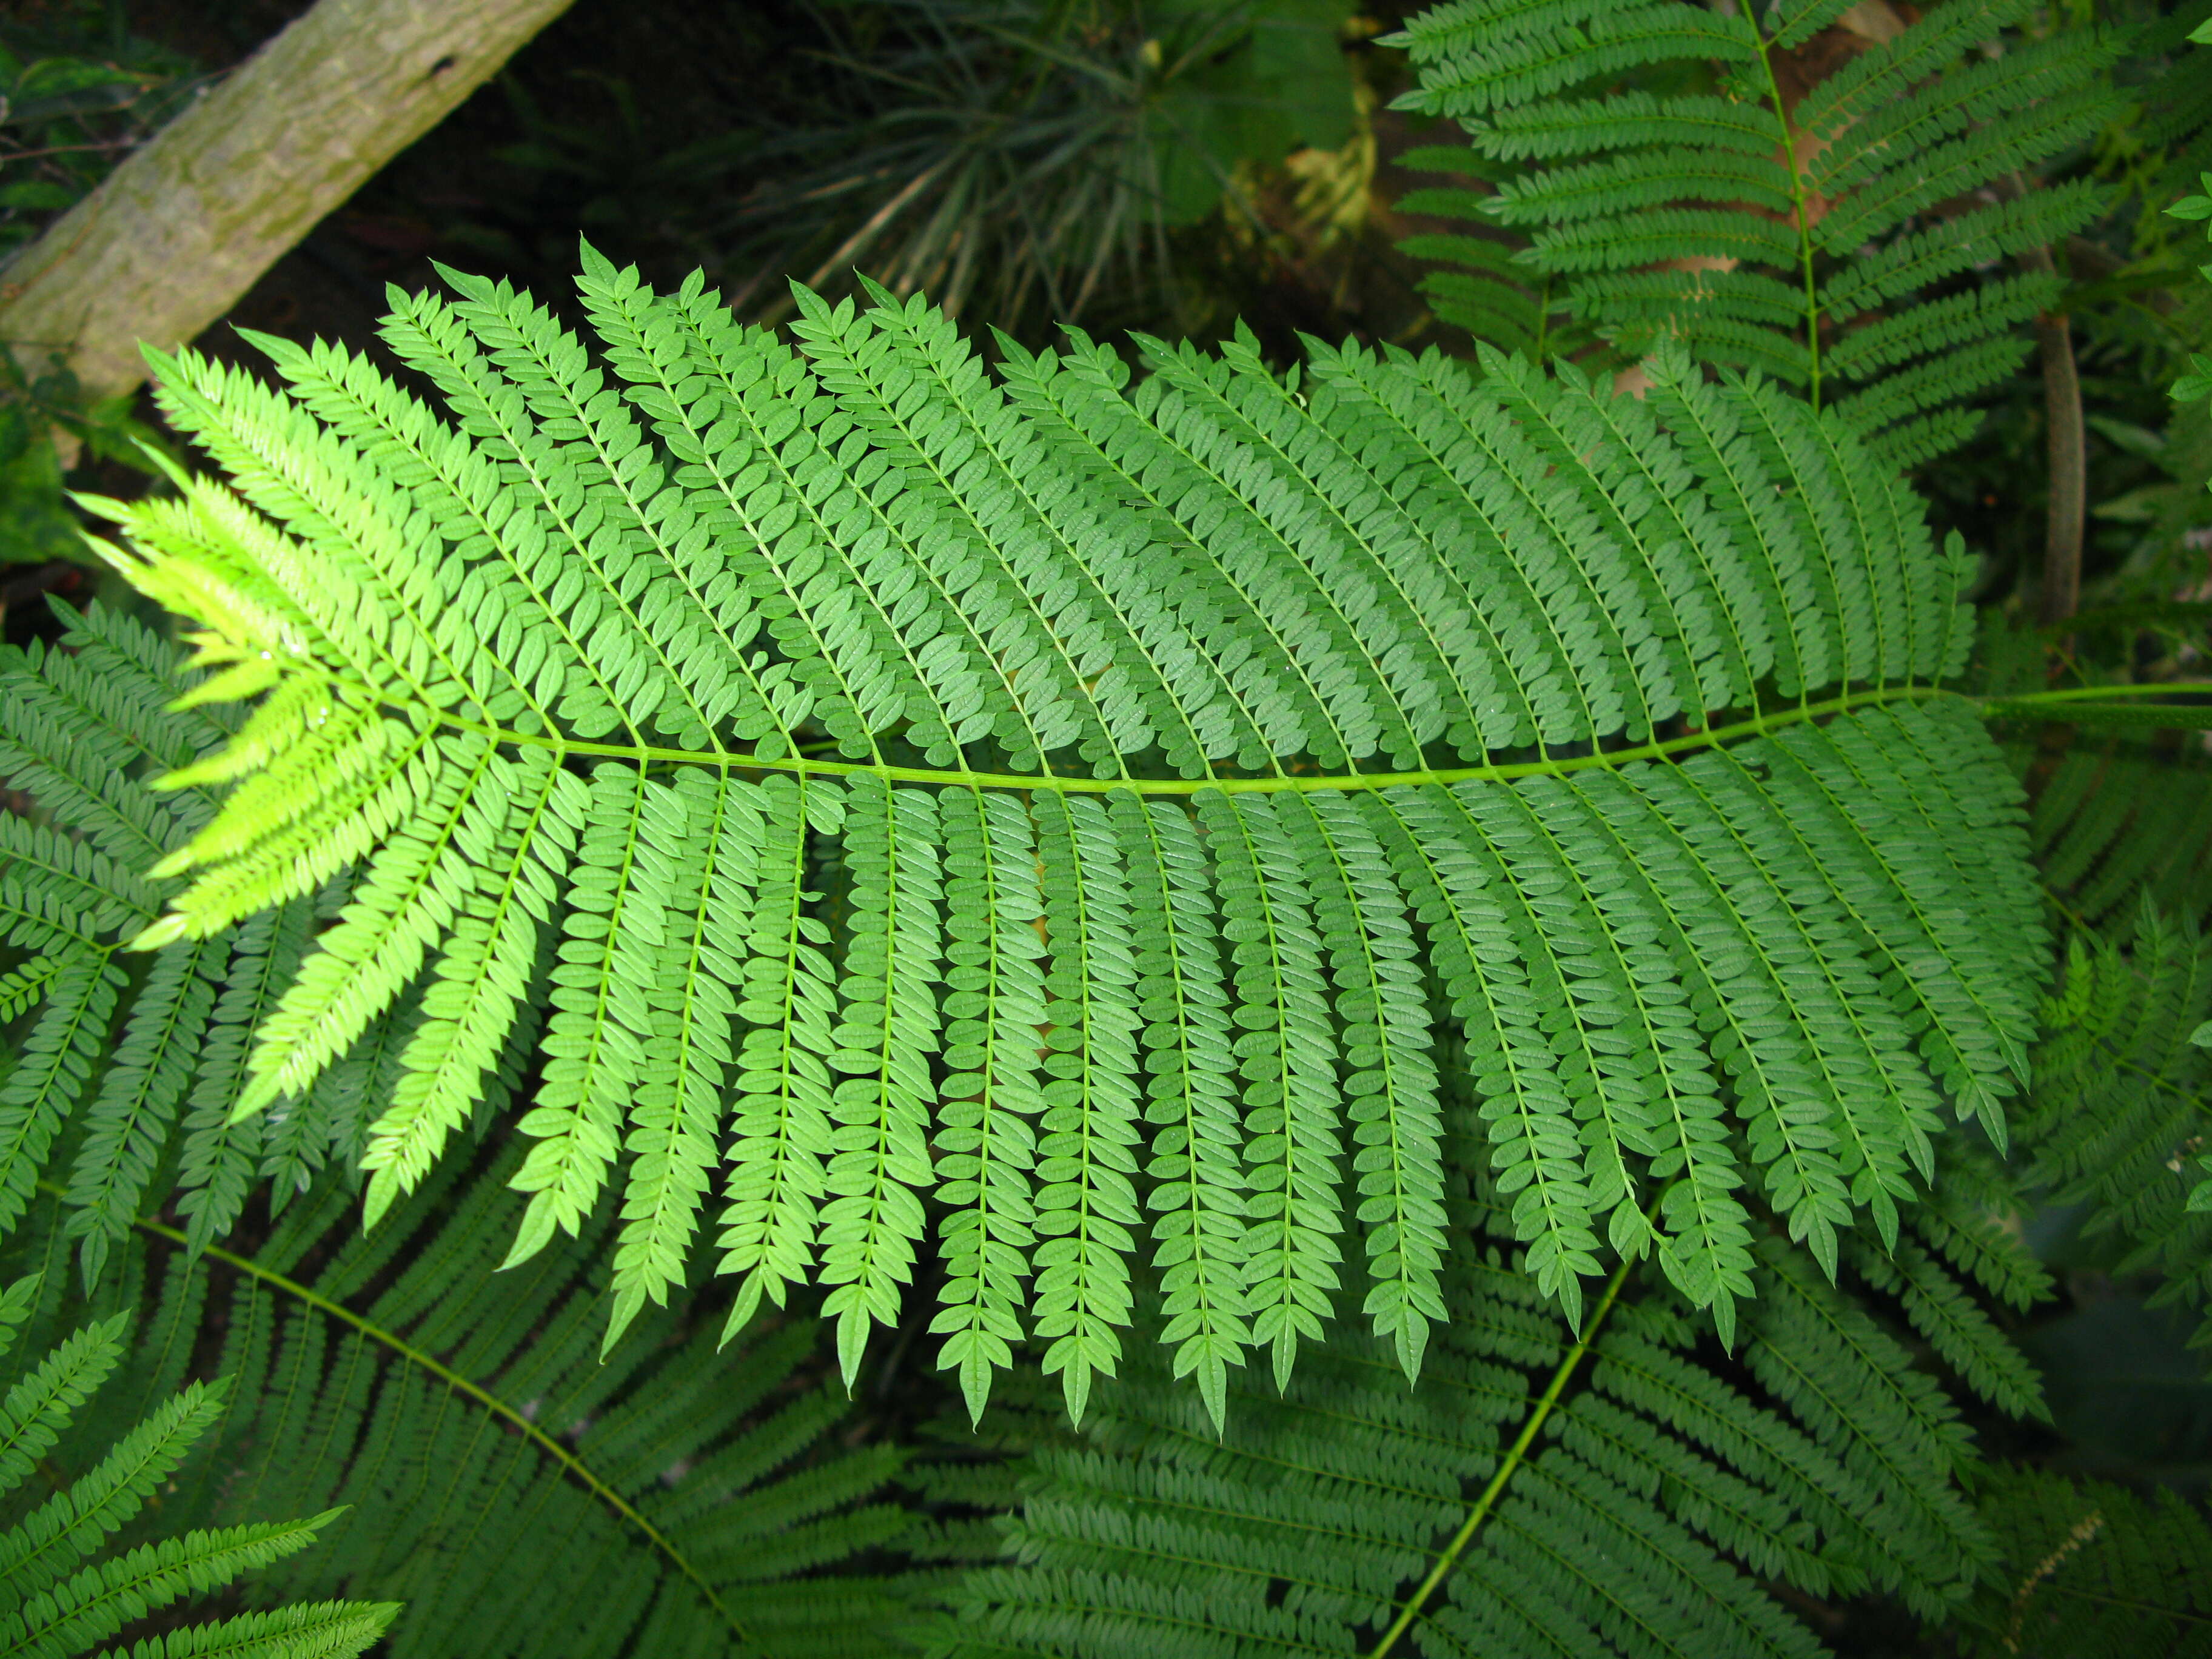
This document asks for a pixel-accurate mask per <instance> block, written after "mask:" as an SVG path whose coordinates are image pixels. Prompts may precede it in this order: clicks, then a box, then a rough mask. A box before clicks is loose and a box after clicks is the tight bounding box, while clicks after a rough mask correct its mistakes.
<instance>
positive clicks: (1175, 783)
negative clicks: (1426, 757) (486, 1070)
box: [433, 682, 2212, 795]
mask: <svg viewBox="0 0 2212 1659" xmlns="http://www.w3.org/2000/svg"><path fill="white" fill-rule="evenodd" d="M2191 694H2194V695H2205V696H2212V683H2203V684H2198V683H2194V682H2191V683H2189V684H2149V685H2098V686H2075V687H2072V688H2070V689H2068V690H2056V691H2034V692H2027V693H2023V694H2021V695H2019V696H2002V697H1977V696H1968V695H1966V694H1965V693H1963V692H1958V691H1950V690H1943V689H1942V688H1941V687H1937V686H1930V685H1887V686H1875V687H1873V688H1871V689H1869V690H1863V691H1846V692H1844V693H1843V694H1842V695H1841V696H1834V697H1830V698H1828V699H1826V701H1824V702H1809V703H1801V704H1798V705H1797V706H1796V707H1794V708H1778V709H1774V710H1772V711H1771V712H1769V713H1765V714H1753V715H1752V716H1751V717H1750V718H1748V719H1747V720H1736V721H1735V722H1733V723H1731V724H1729V725H1727V726H1708V727H1706V728H1705V730H1703V731H1699V732H1688V733H1686V734H1685V735H1684V736H1681V737H1679V738H1662V739H1659V740H1657V741H1655V742H1651V743H1644V744H1637V745H1635V746H1634V747H1632V748H1627V749H1607V750H1600V751H1598V752H1596V753H1594V754H1589V755H1577V756H1573V757H1568V758H1564V759H1561V758H1556V757H1555V758H1552V759H1547V760H1535V761H1516V762H1512V763H1508V764H1504V765H1498V766H1455V767H1440V768H1437V769H1433V770H1430V771H1423V772H1354V773H1344V774H1337V775H1315V776H1311V777H1305V776H1297V775H1280V774H1278V775H1272V776H1268V777H1254V778H1130V777H1116V778H1079V777H1066V776H1061V775H1048V774H1042V773H1024V772H946V771H938V770H935V769H931V768H927V767H919V766H885V765H880V764H878V763H872V762H869V761H826V760H816V759H814V758H812V757H809V756H804V755H781V756H774V757H769V756H762V755H757V754H750V753H746V752H744V751H740V750H719V749H716V750H698V749H662V748H658V747H655V746H653V745H652V744H623V743H585V742H581V741H579V740H578V739H575V738H564V737H559V736H547V735H546V734H544V733H542V732H512V731H508V730H507V729H505V728H504V727H500V726H484V725H480V724H478V723H477V722H475V721H472V720H462V719H460V718H459V717H458V716H456V715H453V714H447V713H446V712H445V711H443V710H436V711H433V712H435V718H436V719H438V720H440V721H441V722H442V723H444V724H446V725H448V726H455V727H458V728H459V729H460V730H462V731H465V732H476V733H477V735H478V736H480V737H485V738H490V739H491V740H492V741H493V742H495V743H511V744H525V745H527V746H529V747H532V748H538V749H550V750H553V751H554V752H555V753H556V754H559V755H561V756H563V757H567V756H569V755H586V756H592V755H596V756H603V757H606V758H607V759H610V760H626V761H633V762H635V763H639V764H641V765H653V764H672V765H680V766H714V767H723V768H735V769H745V770H761V771H776V772H798V773H802V774H811V775H828V776H839V775H858V774H863V773H866V774H872V775H874V776H877V777H880V778H888V779H890V780H891V781H894V782H898V783H931V784H943V785H957V786H958V787H963V788H973V787H979V786H981V787H989V788H997V789H1051V790H1057V791H1059V792H1060V793H1083V794H1105V793H1110V792H1111V791H1113V790H1115V789H1127V790H1130V791H1132V792H1133V793H1137V794H1142V795H1191V794H1196V793H1198V792H1199V791H1200V790H1201V789H1218V790H1220V791H1221V792H1222V793H1225V794H1265V793H1279V792H1282V791H1290V790H1346V791H1349V790H1357V789H1392V788H1402V787H1407V786H1408V785H1413V784H1434V783H1464V782H1468V781H1475V780H1504V779H1511V778H1530V777H1555V776H1558V775H1560V774H1562V773H1566V772H1583V771H1589V770H1593V769H1596V768H1600V767H1613V766H1621V765H1626V764H1627V763H1631V762H1633V761H1640V760H1661V759H1664V758H1666V757H1668V756H1671V755H1680V754H1684V753H1687V752H1691V751H1693V750H1700V749H1711V748H1717V747H1719V746H1720V745H1721V744H1726V743H1731V742H1734V741H1735V740H1737V739H1739V738H1755V737H1762V736H1765V735H1766V734H1768V733H1770V732H1776V731H1778V730H1780V729H1781V728H1782V727H1784V726H1795V725H1797V724H1799V723H1801V722H1802V721H1807V720H1820V719H1824V718H1826V716H1828V715H1831V714H1847V713H1849V712H1850V711H1851V710H1852V709H1855V708H1879V707H1880V706H1881V705H1882V704H1884V703H1889V702H1930V701H1933V700H1934V699H1936V698H1940V697H1955V698H1957V699H1958V700H1959V701H1960V702H1965V703H1969V704H1972V706H1973V708H1975V710H1976V712H1977V713H1978V714H1981V715H1982V716H1983V717H1984V718H1985V719H1986V718H1990V717H1992V716H1994V715H1997V714H2007V715H2010V714H2035V713H2037V712H2038V711H2040V710H2043V709H2045V708H2057V709H2059V710H2063V705H2065V704H2067V703H2071V702H2098V701H2100V700H2109V699H2113V698H2131V697H2139V696H2142V697H2148V696H2181V695H2191Z"/></svg>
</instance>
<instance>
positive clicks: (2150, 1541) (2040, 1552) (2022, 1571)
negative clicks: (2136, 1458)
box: [1974, 1468, 2212, 1659]
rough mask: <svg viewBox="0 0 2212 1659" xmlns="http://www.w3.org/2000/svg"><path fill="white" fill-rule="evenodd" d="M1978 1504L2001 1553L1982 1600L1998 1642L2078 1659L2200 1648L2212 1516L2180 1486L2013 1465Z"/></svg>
mask: <svg viewBox="0 0 2212 1659" xmlns="http://www.w3.org/2000/svg"><path fill="white" fill-rule="evenodd" d="M1982 1511H1983V1513H1984V1515H1985V1516H1988V1517H1989V1520H1990V1524H1991V1525H1992V1527H1993V1528H1995V1529H1996V1534H1997V1537H1998V1540H1999V1541H2000V1543H2001V1545H2002V1548H2003V1551H2004V1554H2003V1558H2002V1568H2001V1571H2000V1573H1999V1575H1998V1576H1997V1577H1996V1578H1995V1579H1994V1581H1993V1583H1992V1584H1991V1586H1990V1589H1989V1590H1988V1591H1986V1592H1984V1595H1983V1596H1982V1597H1981V1598H1980V1600H1979V1603H1978V1606H1977V1607H1975V1608H1974V1613H1975V1614H1976V1618H1975V1622H1976V1623H1977V1624H1978V1625H1980V1626H1983V1628H1984V1630H1985V1631H1986V1632H1987V1633H1988V1635H1989V1637H1990V1638H1991V1639H1992V1640H1994V1641H1995V1642H1996V1643H1998V1644H2002V1645H2004V1646H2006V1647H2009V1648H2013V1649H2015V1650H2028V1649H2029V1646H2030V1644H2033V1650H2037V1651H2041V1650H2051V1651H2057V1652H2064V1653H2069V1654H2079V1655H2081V1659H2121V1656H2123V1655H2126V1654H2131V1653H2140V1652H2142V1651H2143V1650H2144V1648H2145V1646H2146V1644H2148V1645H2149V1646H2152V1647H2154V1648H2157V1649H2158V1650H2161V1651H2170V1652H2173V1653H2179V1654H2194V1653H2197V1652H2200V1651H2202V1650H2203V1647H2204V1644H2205V1640H2206V1634H2207V1630H2208V1627H2212V1603H2208V1601H2207V1598H2206V1593H2205V1586H2206V1584H2207V1583H2212V1577H2208V1574H2212V1526H2208V1525H2207V1524H2206V1522H2205V1518H2204V1515H2203V1510H2201V1509H2199V1508H2198V1507H2197V1505H2195V1504H2191V1503H2190V1502H2189V1501H2188V1500H2187V1499H2185V1498H2182V1497H2181V1496H2180V1495H2179V1494H2178V1493H2176V1492H2172V1491H2164V1492H2152V1493H2148V1494H2145V1493H2138V1492H2130V1491H2128V1490H2127V1489H2126V1488H2125V1487H2123V1486H2113V1485H2112V1484H2110V1483H2109V1482H2106V1481H2101V1480H2075V1479H2069V1478H2068V1477H2066V1476H2064V1475H2062V1474H2051V1473H2049V1472H2033V1471H2030V1470H2027V1469H2011V1468H2008V1469H2002V1470H2000V1471H1997V1472H1996V1478H1995V1479H1993V1480H1991V1481H1990V1483H1989V1485H1988V1486H1987V1488H1986V1489H1985V1491H1984V1495H1983V1498H1982Z"/></svg>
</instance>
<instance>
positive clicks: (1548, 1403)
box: [1367, 1258, 1631, 1659]
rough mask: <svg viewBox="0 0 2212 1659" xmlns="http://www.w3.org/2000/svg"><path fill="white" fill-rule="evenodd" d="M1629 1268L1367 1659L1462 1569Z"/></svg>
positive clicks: (1616, 1277)
mask: <svg viewBox="0 0 2212 1659" xmlns="http://www.w3.org/2000/svg"><path fill="white" fill-rule="evenodd" d="M1630 1266H1631V1263H1630V1262H1629V1261H1627V1260H1626V1258H1624V1259H1623V1260H1622V1261H1621V1262H1620V1265H1619V1266H1617V1267H1614V1268H1613V1277H1612V1278H1610V1279H1607V1280H1606V1282H1605V1294H1604V1295H1603V1296H1601V1297H1599V1298H1598V1304H1597V1306H1596V1308H1595V1310H1592V1312H1591V1314H1590V1319H1589V1324H1588V1325H1587V1326H1586V1327H1584V1328H1583V1334H1582V1335H1581V1336H1580V1337H1579V1338H1578V1339H1577V1340H1576V1343H1575V1346H1573V1347H1571V1348H1570V1349H1568V1350H1567V1353H1566V1358H1564V1359H1562V1360H1560V1361H1559V1368H1558V1369H1557V1370H1554V1371H1553V1373H1552V1381H1551V1383H1550V1384H1549V1385H1548V1386H1547V1388H1546V1389H1545V1390H1544V1392H1543V1394H1542V1395H1541V1396H1540V1397H1539V1398H1538V1399H1537V1401H1536V1403H1535V1405H1534V1407H1532V1408H1531V1409H1530V1411H1529V1413H1528V1421H1526V1422H1525V1423H1523V1424H1522V1425H1521V1432H1520V1434H1519V1435H1517V1436H1516V1437H1515V1439H1514V1442H1513V1444H1512V1445H1511V1446H1510V1448H1509V1449H1507V1451H1506V1453H1505V1456H1504V1460H1503V1461H1502V1462H1499V1464H1498V1473H1497V1474H1493V1475H1492V1476H1491V1477H1490V1484H1489V1485H1488V1486H1485V1487H1484V1488H1483V1489H1482V1495H1481V1496H1480V1497H1479V1498H1476V1499H1475V1500H1474V1507H1473V1508H1471V1509H1470V1510H1468V1513H1467V1520H1466V1521H1465V1522H1464V1523H1462V1526H1461V1527H1460V1529H1459V1531H1458V1532H1457V1533H1455V1534H1454V1535H1453V1537H1452V1541H1451V1542H1450V1543H1449V1544H1447V1545H1445V1546H1444V1553H1443V1554H1442V1555H1440V1556H1438V1557H1437V1564H1436V1565H1435V1566H1433V1567H1431V1568H1430V1569H1429V1576H1428V1577H1426V1578H1424V1579H1423V1580H1421V1582H1420V1584H1419V1587H1418V1588H1416V1589H1415V1590H1414V1591H1413V1594H1412V1595H1409V1596H1407V1598H1406V1601H1405V1604H1404V1605H1403V1606H1402V1607H1400V1608H1399V1609H1398V1616H1397V1617H1396V1618H1395V1619H1394V1620H1391V1621H1390V1628H1389V1629H1388V1630H1386V1631H1384V1632H1383V1639H1382V1640H1381V1641H1379V1642H1377V1643H1376V1644H1375V1645H1374V1647H1373V1648H1371V1649H1370V1650H1369V1651H1368V1656H1367V1659H1385V1656H1387V1655H1388V1654H1389V1652H1390V1650H1391V1649H1392V1648H1393V1647H1394V1646H1395V1645H1396V1644H1397V1640H1398V1638H1400V1637H1401V1636H1403V1635H1404V1634H1405V1633H1406V1632H1407V1629H1409V1628H1410V1627H1411V1626H1412V1625H1413V1620H1416V1619H1418V1618H1419V1617H1420V1615H1421V1609H1422V1608H1423V1607H1425V1606H1427V1605H1428V1601H1429V1598H1430V1597H1431V1595H1435V1594H1436V1592H1437V1586H1438V1585H1440V1584H1442V1583H1443V1582H1444V1579H1445V1578H1446V1577H1448V1576H1449V1574H1450V1572H1451V1570H1452V1569H1453V1568H1454V1567H1455V1566H1457V1565H1459V1559H1460V1557H1461V1556H1462V1555H1464V1554H1466V1553H1467V1547H1468V1545H1470V1544H1472V1543H1473V1542H1474V1535H1475V1534H1476V1533H1478V1532H1480V1530H1481V1529H1482V1523H1483V1522H1485V1521H1486V1520H1488V1519H1489V1518H1490V1512H1491V1511H1492V1510H1494V1509H1495V1508H1497V1506H1498V1498H1499V1497H1500V1496H1502V1495H1503V1494H1504V1491H1505V1483H1506V1482H1507V1481H1509V1480H1511V1479H1512V1478H1513V1474H1514V1471H1516V1469H1518V1468H1520V1467H1521V1466H1522V1464H1523V1463H1524V1462H1528V1448H1529V1447H1531V1446H1533V1445H1534V1444H1535V1443H1536V1437H1537V1435H1538V1434H1539V1433H1541V1431H1542V1430H1543V1427H1544V1424H1545V1423H1546V1421H1547V1419H1549V1418H1550V1417H1551V1415H1552V1408H1553V1407H1555V1406H1557V1405H1558V1404H1559V1396H1560V1395H1562V1394H1564V1393H1565V1391H1566V1387H1567V1384H1568V1383H1571V1382H1572V1381H1573V1380H1574V1375H1575V1372H1576V1371H1577V1370H1579V1369H1580V1368H1581V1366H1582V1363H1583V1356H1584V1355H1585V1354H1587V1353H1589V1348H1590V1344H1591V1343H1592V1342H1593V1341H1595V1340H1596V1338H1597V1334H1598V1331H1599V1329H1600V1328H1601V1327H1602V1326H1603V1325H1604V1323H1605V1316H1607V1314H1609V1313H1611V1312H1612V1311H1613V1303H1614V1302H1615V1301H1616V1300H1617V1299H1618V1298H1619V1297H1620V1287H1621V1286H1622V1285H1624V1284H1626V1282H1627V1280H1628V1269H1629V1267H1630Z"/></svg>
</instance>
